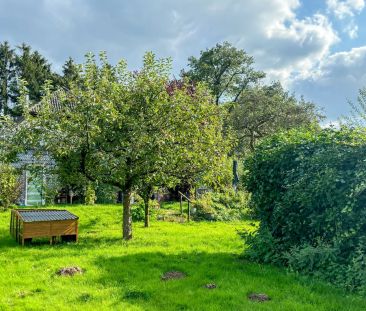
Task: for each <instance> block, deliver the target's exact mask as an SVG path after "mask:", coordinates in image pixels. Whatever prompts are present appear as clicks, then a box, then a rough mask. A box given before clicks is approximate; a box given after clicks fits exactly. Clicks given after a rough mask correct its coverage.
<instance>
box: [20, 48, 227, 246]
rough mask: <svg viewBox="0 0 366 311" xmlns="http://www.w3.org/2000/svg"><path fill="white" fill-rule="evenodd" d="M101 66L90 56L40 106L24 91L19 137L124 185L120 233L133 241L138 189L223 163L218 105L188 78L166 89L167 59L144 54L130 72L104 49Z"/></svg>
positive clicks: (194, 176) (72, 166)
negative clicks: (114, 62)
mask: <svg viewBox="0 0 366 311" xmlns="http://www.w3.org/2000/svg"><path fill="white" fill-rule="evenodd" d="M100 63H101V65H99V64H98V63H97V61H96V60H95V58H94V56H93V55H91V54H90V55H88V57H87V60H86V63H85V64H84V65H82V66H81V67H80V81H70V85H69V89H68V91H64V90H63V89H57V90H56V91H53V90H52V87H51V85H50V84H49V83H48V84H46V85H45V86H44V96H43V97H42V100H41V103H40V104H39V105H37V106H33V107H32V106H30V107H29V104H28V102H27V101H26V99H25V96H21V98H20V102H21V104H22V107H23V109H24V110H25V111H28V113H27V114H25V120H24V121H23V122H22V123H21V124H20V125H19V131H18V135H17V139H18V142H19V144H25V148H28V149H32V150H35V151H34V152H35V153H44V152H47V153H49V154H50V155H51V156H52V158H54V159H55V160H56V164H58V165H60V163H61V164H62V165H61V166H63V165H66V164H67V166H68V173H69V174H70V175H73V176H79V175H82V176H84V177H85V179H87V180H89V181H91V182H95V183H104V184H109V185H112V186H115V187H117V188H118V189H120V190H122V191H123V192H124V198H125V200H124V211H125V217H124V218H123V219H124V222H125V223H124V224H123V236H124V238H125V239H130V238H131V237H132V229H131V228H132V227H131V217H130V216H131V215H130V197H131V194H132V192H133V191H136V190H139V189H141V187H142V186H143V185H150V186H151V185H152V184H156V185H165V184H168V183H176V182H178V181H179V180H180V179H184V180H189V181H191V182H192V183H194V182H196V180H199V179H200V178H201V176H202V175H204V174H205V173H206V172H208V171H210V170H215V169H216V167H217V166H218V163H219V162H220V161H222V160H223V158H224V157H225V154H226V144H225V143H224V141H223V140H222V135H221V129H222V120H221V117H220V108H219V107H216V106H214V105H212V104H211V97H210V95H209V94H208V93H209V92H208V91H207V89H206V88H205V87H204V86H203V85H201V84H197V85H196V86H195V93H194V96H192V94H191V93H190V92H187V88H190V87H191V85H189V84H188V82H185V83H186V84H185V85H184V86H183V87H180V88H177V89H175V90H174V92H173V93H171V92H170V93H168V91H167V83H168V81H169V71H170V60H169V59H160V60H157V59H156V58H155V56H154V54H152V53H146V55H145V57H144V64H143V67H142V69H141V70H140V71H138V72H130V71H128V70H127V64H126V63H125V62H124V61H121V62H119V63H118V64H117V65H116V66H112V65H111V64H109V63H108V61H107V58H106V56H105V54H103V53H101V55H100ZM23 94H24V95H26V91H25V90H24V91H23ZM55 102H57V106H56V107H55V105H54V103H55ZM29 129H32V131H29ZM60 159H61V161H60ZM65 160H66V162H65Z"/></svg>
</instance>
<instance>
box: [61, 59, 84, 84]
mask: <svg viewBox="0 0 366 311" xmlns="http://www.w3.org/2000/svg"><path fill="white" fill-rule="evenodd" d="M79 79H80V66H79V65H77V64H76V63H75V61H74V60H73V59H72V58H71V57H69V58H68V60H67V61H66V62H65V64H64V65H63V66H62V77H61V83H60V84H61V85H62V86H63V87H64V88H66V89H68V88H69V86H70V84H71V83H73V82H77V81H78V80H79Z"/></svg>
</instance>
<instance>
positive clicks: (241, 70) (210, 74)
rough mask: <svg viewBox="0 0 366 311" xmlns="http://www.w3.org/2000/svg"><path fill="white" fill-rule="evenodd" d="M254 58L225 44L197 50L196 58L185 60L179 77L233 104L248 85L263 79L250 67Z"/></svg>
mask: <svg viewBox="0 0 366 311" xmlns="http://www.w3.org/2000/svg"><path fill="white" fill-rule="evenodd" d="M253 64H254V58H253V57H252V56H250V55H248V54H247V53H246V52H245V51H244V50H240V49H237V48H236V47H234V46H232V45H231V44H230V43H229V42H224V43H222V44H219V43H218V44H216V46H215V47H213V48H210V49H207V50H205V51H201V55H200V57H199V58H196V57H194V56H191V57H190V58H189V59H188V67H189V70H187V71H183V72H182V75H183V76H186V77H189V79H191V80H192V81H195V82H198V81H199V82H205V83H206V84H207V85H208V87H209V88H210V90H211V91H212V94H213V95H214V97H215V102H216V104H219V103H220V102H236V101H237V100H238V99H239V97H240V95H241V94H242V92H243V91H244V90H245V89H246V88H247V87H248V86H249V85H251V84H253V83H256V82H258V81H259V80H260V79H262V78H264V77H265V74H264V72H262V71H257V70H255V69H254V68H253Z"/></svg>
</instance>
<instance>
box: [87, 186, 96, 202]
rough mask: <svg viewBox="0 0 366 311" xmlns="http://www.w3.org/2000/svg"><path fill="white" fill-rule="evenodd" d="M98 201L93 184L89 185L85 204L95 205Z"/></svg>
mask: <svg viewBox="0 0 366 311" xmlns="http://www.w3.org/2000/svg"><path fill="white" fill-rule="evenodd" d="M96 200H97V196H96V194H95V189H94V186H93V184H92V183H88V185H87V186H86V190H85V204H86V205H94V204H95V201H96Z"/></svg>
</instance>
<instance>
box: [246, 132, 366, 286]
mask: <svg viewBox="0 0 366 311" xmlns="http://www.w3.org/2000/svg"><path fill="white" fill-rule="evenodd" d="M365 155H366V133H365V131H363V130H352V129H347V128H343V129H341V130H335V129H324V130H321V131H307V132H301V131H291V132H287V133H281V134H278V135H275V136H274V137H272V138H269V139H267V140H265V141H264V142H263V143H262V144H260V146H259V147H258V149H257V151H256V152H255V153H254V154H253V155H252V156H251V157H250V158H248V159H247V160H246V161H245V167H246V169H247V172H246V174H245V176H244V185H245V186H246V188H247V189H248V190H249V191H250V192H251V193H252V206H253V211H254V215H255V216H256V217H257V218H258V220H260V229H259V231H258V233H257V234H256V235H255V236H253V237H252V238H251V239H249V240H247V242H248V243H249V244H250V246H251V251H249V252H248V254H247V255H248V256H249V257H251V258H252V259H255V260H257V261H265V258H273V259H270V260H269V261H270V262H272V263H276V264H284V265H287V266H289V267H290V268H291V269H293V270H295V271H299V272H303V273H307V274H316V275H322V276H323V277H324V278H325V279H327V280H330V281H332V282H335V283H338V284H342V285H344V286H346V287H347V288H351V287H352V286H353V289H354V288H362V286H364V285H362V282H360V281H359V280H357V278H355V277H352V276H351V272H349V274H348V275H349V280H352V281H349V280H348V279H347V277H346V275H347V273H346V271H351V270H352V269H356V270H357V275H365V265H364V261H362V260H364V258H365V248H363V249H361V248H360V247H359V245H365V244H362V243H364V241H365V238H366V205H365V202H366V182H365V180H366V156H365ZM268 233H269V234H270V235H271V241H272V243H273V244H274V245H273V247H269V248H268V250H267V251H266V252H268V253H271V254H272V255H273V252H275V254H276V255H275V256H269V257H268V256H264V255H263V254H262V253H263V249H261V247H260V245H263V241H267V240H268V239H269V237H268V236H267V235H268ZM265 249H266V248H265ZM356 253H357V254H359V255H358V256H356ZM360 258H361V259H360ZM329 267H331V269H330V268H329ZM351 267H353V268H351ZM353 271H354V270H353ZM350 282H351V283H352V282H353V285H352V286H349V285H347V284H348V283H350Z"/></svg>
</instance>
